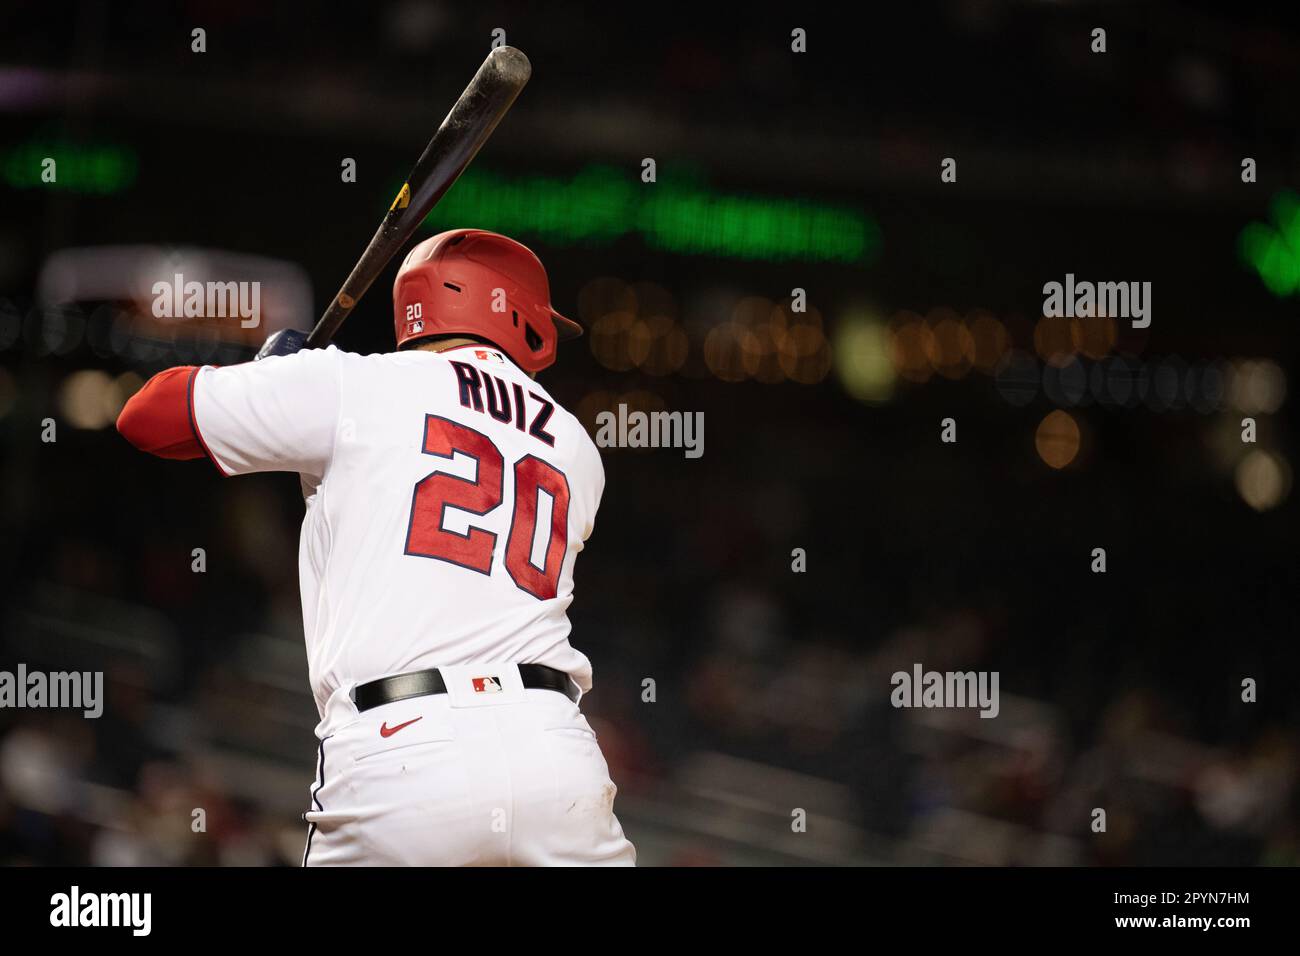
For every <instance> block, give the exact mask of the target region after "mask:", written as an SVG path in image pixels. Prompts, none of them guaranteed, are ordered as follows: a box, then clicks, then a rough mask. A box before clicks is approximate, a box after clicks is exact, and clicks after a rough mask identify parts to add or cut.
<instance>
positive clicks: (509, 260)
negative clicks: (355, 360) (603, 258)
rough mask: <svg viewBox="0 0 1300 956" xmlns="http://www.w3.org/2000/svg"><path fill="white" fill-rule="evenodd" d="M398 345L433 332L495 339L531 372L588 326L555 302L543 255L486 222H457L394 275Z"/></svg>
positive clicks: (427, 242)
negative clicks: (473, 225) (477, 225)
mask: <svg viewBox="0 0 1300 956" xmlns="http://www.w3.org/2000/svg"><path fill="white" fill-rule="evenodd" d="M393 324H394V328H395V331H396V335H397V347H398V348H399V349H401V348H404V347H406V345H408V344H409V343H411V342H414V341H416V340H418V339H420V338H425V337H428V336H434V335H470V336H478V337H480V338H483V339H486V340H487V341H489V342H491V343H492V344H493V345H495V346H496V347H497V348H499V349H501V351H503V352H505V353H506V355H508V356H510V358H511V359H513V360H514V362H515V364H516V365H518V366H519V367H520V368H521V369H523V370H524V371H526V372H540V371H541V370H542V369H544V368H546V367H547V366H549V365H550V364H552V363H553V362H554V361H555V352H556V344H557V343H558V342H559V341H561V340H563V339H569V338H574V337H576V336H578V335H581V334H582V326H580V325H578V323H577V322H574V321H572V320H571V319H566V318H565V317H564V316H562V315H560V313H558V312H556V311H555V309H553V308H552V307H551V290H550V283H549V282H548V281H547V278H546V269H545V268H544V267H543V266H542V263H541V260H539V259H538V258H537V256H536V255H534V254H533V252H532V250H530V249H529V248H528V247H527V246H525V245H523V244H522V243H518V242H515V240H513V239H509V238H507V237H505V236H502V235H498V234H497V233H495V232H487V231H486V230H483V229H453V230H451V231H449V232H443V233H439V234H438V235H436V236H433V237H432V238H429V239H426V240H424V241H423V242H421V243H420V244H419V245H417V246H416V247H415V248H414V249H412V250H411V251H410V252H409V253H408V254H407V256H406V259H405V260H404V261H403V262H402V267H401V268H400V269H399V270H398V272H397V279H396V281H395V282H394V283H393Z"/></svg>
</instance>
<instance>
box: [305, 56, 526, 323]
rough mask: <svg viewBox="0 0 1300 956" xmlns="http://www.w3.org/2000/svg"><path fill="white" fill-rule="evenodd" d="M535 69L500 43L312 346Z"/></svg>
mask: <svg viewBox="0 0 1300 956" xmlns="http://www.w3.org/2000/svg"><path fill="white" fill-rule="evenodd" d="M532 72H533V68H532V65H531V64H529V62H528V57H526V56H524V54H523V52H522V51H520V50H516V49H515V48H514V47H510V46H500V47H497V48H496V49H495V50H493V51H492V52H491V53H489V54H488V57H487V59H486V60H484V61H483V65H482V66H480V67H479V68H478V72H477V73H475V74H474V78H473V79H472V80H470V82H469V86H467V87H465V92H464V93H462V94H461V95H460V99H458V100H456V104H455V105H454V106H453V107H452V108H451V112H450V113H448V114H447V118H446V119H444V120H443V121H442V125H441V126H439V127H438V131H437V132H436V133H434V134H433V139H431V140H429V145H428V146H426V147H425V148H424V152H423V153H422V154H421V155H420V158H419V160H417V161H416V163H415V167H414V168H413V169H412V170H411V173H410V175H409V176H407V177H406V182H405V183H404V184H403V186H402V188H401V190H399V191H398V193H397V198H396V199H394V200H393V204H392V206H390V207H389V209H388V212H387V214H385V216H384V219H383V221H382V222H381V223H380V224H379V228H378V229H377V230H376V231H375V235H374V237H373V238H372V239H371V240H370V244H369V245H368V246H366V248H365V251H364V252H362V253H361V258H360V259H358V260H357V264H356V265H355V266H353V267H352V272H351V274H350V275H349V276H348V278H347V281H346V282H344V283H343V287H342V288H341V289H339V292H338V295H336V296H335V297H334V299H333V300H332V301H331V302H330V304H329V308H327V309H326V310H325V314H324V315H322V316H321V318H320V321H319V322H317V323H316V327H315V328H314V329H312V330H311V334H309V335H308V336H307V346H308V348H322V347H324V346H325V345H326V344H328V343H329V340H330V339H331V338H332V337H333V336H334V333H335V332H337V331H338V329H339V326H341V325H342V324H343V320H344V319H346V318H347V317H348V314H349V313H350V312H351V311H352V309H353V308H354V307H355V306H356V304H357V300H359V299H360V298H361V296H363V295H364V294H365V291H366V290H367V289H369V288H370V284H371V283H372V282H374V281H375V279H376V278H378V276H379V273H380V272H382V271H383V270H384V267H385V266H386V265H388V263H389V260H391V259H392V258H393V256H394V255H396V254H397V250H398V249H400V248H401V247H402V245H403V244H404V243H405V242H406V240H407V239H409V238H410V237H411V234H412V233H414V232H415V229H416V227H417V226H418V225H419V224H420V223H421V222H423V221H424V217H425V216H427V215H428V214H429V210H431V209H432V208H433V207H434V206H435V205H436V204H437V202H438V200H439V199H441V198H442V197H443V195H444V194H445V193H446V192H447V190H448V189H450V188H451V185H452V183H454V182H455V181H456V179H457V177H459V176H460V174H461V173H462V172H463V171H464V169H465V167H466V166H468V165H469V164H470V161H471V160H473V158H474V156H475V155H476V154H477V153H478V151H479V149H480V148H481V147H482V146H483V144H484V143H485V142H487V138H488V137H489V136H491V135H492V131H493V130H494V129H496V126H497V123H499V122H501V119H502V117H504V116H505V115H506V111H507V110H509V109H510V107H511V105H512V104H513V103H514V101H515V98H516V97H517V96H518V95H519V92H520V90H522V89H523V88H524V84H526V83H527V82H528V78H529V77H530V76H531V75H532Z"/></svg>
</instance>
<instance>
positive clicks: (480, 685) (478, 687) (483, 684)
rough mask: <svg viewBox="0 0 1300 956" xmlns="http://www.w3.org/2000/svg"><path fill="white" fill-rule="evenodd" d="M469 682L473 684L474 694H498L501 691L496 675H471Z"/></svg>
mask: <svg viewBox="0 0 1300 956" xmlns="http://www.w3.org/2000/svg"><path fill="white" fill-rule="evenodd" d="M470 682H471V683H473V685H474V693H476V694H499V693H501V681H500V679H499V678H496V677H471V678H470Z"/></svg>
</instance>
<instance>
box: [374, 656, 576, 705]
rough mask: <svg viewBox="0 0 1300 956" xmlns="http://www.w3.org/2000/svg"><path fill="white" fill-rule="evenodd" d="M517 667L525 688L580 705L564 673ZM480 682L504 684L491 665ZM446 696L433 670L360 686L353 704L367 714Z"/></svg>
mask: <svg viewBox="0 0 1300 956" xmlns="http://www.w3.org/2000/svg"><path fill="white" fill-rule="evenodd" d="M515 666H517V667H518V668H519V676H520V677H522V678H523V682H524V687H527V688H529V689H532V690H554V691H558V692H559V693H561V694H563V695H564V696H565V697H567V698H569V700H571V701H573V702H574V703H575V704H576V703H577V702H578V685H577V684H575V683H574V682H573V678H571V677H570V676H569V675H568V674H566V673H565V672H564V671H559V670H556V669H555V668H554V667H547V666H546V665H545V664H517V665H515ZM480 679H481V680H484V681H489V680H490V681H495V682H496V683H497V684H498V686H499V684H500V678H499V676H498V675H496V674H493V673H492V668H491V667H490V666H489V667H485V668H484V669H483V677H482V678H480ZM490 686H492V685H491V684H485V687H490ZM445 693H447V684H446V682H445V681H443V679H442V674H441V673H439V672H438V671H437V670H436V669H432V670H427V671H411V672H410V673H409V674H398V675H396V676H394V677H381V678H380V679H379V680H372V681H370V682H369V683H366V684H358V685H357V686H356V687H354V688H352V701H353V703H355V704H356V705H357V710H358V711H365V710H370V709H372V708H374V707H381V706H383V705H384V704H391V703H392V702H393V701H395V700H406V699H407V698H408V697H427V696H428V695H430V694H445Z"/></svg>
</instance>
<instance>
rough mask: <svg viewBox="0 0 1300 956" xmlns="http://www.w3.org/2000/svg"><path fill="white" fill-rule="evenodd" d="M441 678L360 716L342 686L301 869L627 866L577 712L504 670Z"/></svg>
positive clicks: (605, 772)
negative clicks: (494, 687)
mask: <svg viewBox="0 0 1300 956" xmlns="http://www.w3.org/2000/svg"><path fill="white" fill-rule="evenodd" d="M440 670H441V672H442V675H443V679H444V680H445V681H446V683H447V686H448V693H446V694H435V695H430V696H425V697H412V698H408V699H406V700H401V701H395V702H393V703H389V704H384V705H382V706H380V707H375V708H373V709H371V710H367V711H365V712H364V713H358V712H357V710H356V705H355V704H353V703H352V700H351V698H350V696H349V695H348V693H347V690H346V689H343V690H340V691H338V692H337V693H335V694H334V696H333V697H332V698H331V699H330V701H329V704H328V707H327V713H326V716H327V720H326V721H323V722H322V726H329V725H334V726H337V727H338V729H337V730H335V731H333V732H332V733H329V735H328V736H327V737H325V738H324V739H323V740H321V743H320V750H319V754H318V759H317V776H316V783H315V785H314V786H313V787H312V793H311V798H312V802H311V809H310V810H309V811H308V812H307V813H306V814H304V817H303V818H304V820H306V821H307V823H308V824H309V830H308V836H307V847H306V850H305V852H304V854H303V865H304V866H583V865H591V866H632V865H634V864H635V862H636V850H635V849H634V848H633V847H632V844H631V843H629V842H628V840H627V838H626V837H624V836H623V828H622V827H621V826H620V825H619V822H618V819H617V818H616V817H615V816H614V795H615V793H616V792H617V788H616V787H615V786H614V784H613V782H612V781H611V780H610V778H609V768H608V766H607V765H606V763H605V758H604V756H603V755H602V754H601V752H600V746H599V745H598V744H597V742H596V735H595V734H594V733H593V732H592V729H591V726H590V725H589V724H588V723H587V719H586V718H585V717H583V716H582V713H581V712H580V711H579V709H578V706H577V704H575V703H573V702H572V701H570V700H569V699H568V698H567V697H565V696H564V695H563V694H560V693H557V692H555V691H551V690H536V689H526V688H524V687H523V685H522V682H521V681H520V678H519V671H518V668H516V667H514V666H513V665H509V664H505V665H502V664H497V665H474V666H472V667H451V668H440ZM482 674H492V675H494V676H496V675H499V676H500V678H501V679H500V681H499V684H500V688H501V689H500V690H499V691H495V692H492V693H484V692H483V690H482V689H481V688H482V686H483V682H482V678H481V676H480V675H482ZM474 677H478V678H479V689H478V690H476V689H475V688H474V686H473V683H472V681H473V678H474ZM348 711H350V713H349V712H348Z"/></svg>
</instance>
